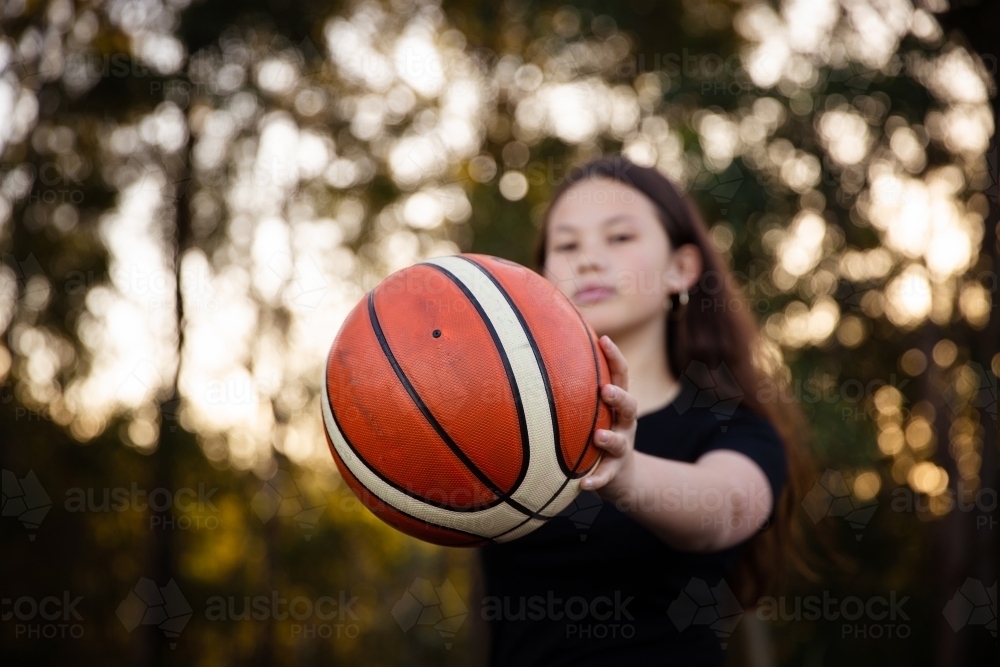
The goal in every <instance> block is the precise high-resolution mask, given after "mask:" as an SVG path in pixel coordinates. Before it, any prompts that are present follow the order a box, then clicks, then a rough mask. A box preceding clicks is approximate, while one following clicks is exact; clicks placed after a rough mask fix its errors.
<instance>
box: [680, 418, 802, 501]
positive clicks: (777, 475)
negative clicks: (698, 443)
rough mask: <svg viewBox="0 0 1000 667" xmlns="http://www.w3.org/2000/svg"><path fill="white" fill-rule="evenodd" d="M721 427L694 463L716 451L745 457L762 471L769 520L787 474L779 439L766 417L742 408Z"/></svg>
mask: <svg viewBox="0 0 1000 667" xmlns="http://www.w3.org/2000/svg"><path fill="white" fill-rule="evenodd" d="M721 427H722V430H721V432H720V433H718V434H717V435H716V436H715V437H714V438H712V439H711V440H709V441H708V443H707V444H705V445H704V446H703V447H701V449H700V451H699V452H698V454H697V456H696V460H697V458H698V457H700V456H701V455H702V454H706V453H708V452H710V451H713V450H717V449H732V450H734V451H737V452H739V453H741V454H744V455H746V456H747V457H749V458H750V459H751V460H752V461H753V462H754V463H756V464H757V465H759V466H760V469H761V470H763V471H764V475H765V476H766V477H767V481H768V482H769V483H770V485H771V498H772V499H773V500H772V506H771V515H772V517H773V515H774V508H775V507H777V504H778V498H779V497H780V496H781V492H782V491H783V490H784V489H785V480H786V479H787V475H788V460H787V457H786V455H785V446H784V443H783V441H782V439H781V436H780V435H778V432H777V430H776V429H775V428H774V426H773V425H772V424H771V422H770V421H769V420H768V419H767V418H765V417H763V416H761V415H758V414H757V413H755V412H752V411H751V410H748V409H745V408H741V409H738V410H737V411H736V412H735V413H734V414H733V415H732V416H731V417H729V418H728V419H726V420H725V421H723V422H721Z"/></svg>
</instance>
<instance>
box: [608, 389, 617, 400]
mask: <svg viewBox="0 0 1000 667" xmlns="http://www.w3.org/2000/svg"><path fill="white" fill-rule="evenodd" d="M617 395H618V390H617V389H615V388H614V387H608V398H614V397H615V396H617Z"/></svg>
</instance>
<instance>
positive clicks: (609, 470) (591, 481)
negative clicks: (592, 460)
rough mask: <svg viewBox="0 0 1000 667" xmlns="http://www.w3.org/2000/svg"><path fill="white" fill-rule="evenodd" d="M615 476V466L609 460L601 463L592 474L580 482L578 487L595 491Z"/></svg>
mask: <svg viewBox="0 0 1000 667" xmlns="http://www.w3.org/2000/svg"><path fill="white" fill-rule="evenodd" d="M614 476H615V466H614V464H612V463H611V461H609V460H604V461H601V462H600V464H598V466H597V468H596V469H595V470H594V472H592V473H590V474H589V475H587V476H586V477H584V478H583V479H582V480H580V486H582V487H583V488H584V489H587V490H589V491H596V490H597V489H599V488H601V487H602V486H604V485H605V484H607V483H608V482H610V481H611V479H612V478H613V477H614Z"/></svg>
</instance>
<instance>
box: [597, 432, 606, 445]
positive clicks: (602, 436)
mask: <svg viewBox="0 0 1000 667" xmlns="http://www.w3.org/2000/svg"><path fill="white" fill-rule="evenodd" d="M607 441H608V434H607V433H605V432H604V431H601V432H600V433H598V434H597V442H600V443H605V442H607Z"/></svg>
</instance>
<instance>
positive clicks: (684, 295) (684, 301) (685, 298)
mask: <svg viewBox="0 0 1000 667" xmlns="http://www.w3.org/2000/svg"><path fill="white" fill-rule="evenodd" d="M680 301H681V305H682V306H686V305H688V291H687V290H684V291H683V292H681V297H680Z"/></svg>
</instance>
